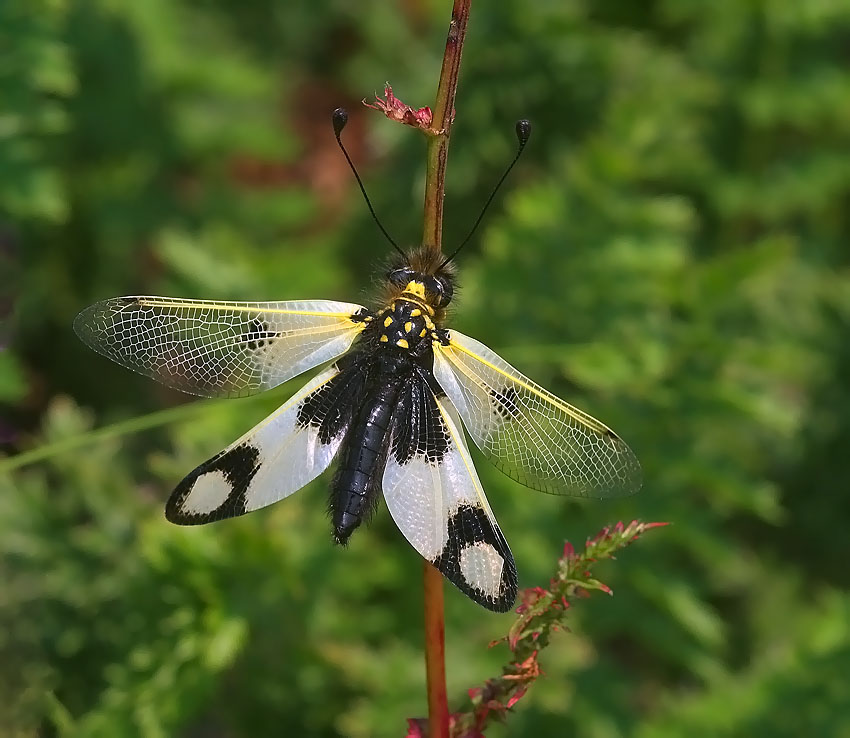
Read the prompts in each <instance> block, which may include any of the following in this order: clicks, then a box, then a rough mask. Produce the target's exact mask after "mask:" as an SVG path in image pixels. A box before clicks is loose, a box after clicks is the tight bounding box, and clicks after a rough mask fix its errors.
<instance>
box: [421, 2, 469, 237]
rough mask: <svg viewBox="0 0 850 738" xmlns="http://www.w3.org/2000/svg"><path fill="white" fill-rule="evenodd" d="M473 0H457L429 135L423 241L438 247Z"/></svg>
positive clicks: (441, 235) (441, 231)
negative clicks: (458, 90)
mask: <svg viewBox="0 0 850 738" xmlns="http://www.w3.org/2000/svg"><path fill="white" fill-rule="evenodd" d="M471 4H472V0H454V6H453V7H452V22H451V24H450V25H449V35H448V38H447V39H446V52H445V54H444V55H443V68H442V70H441V71H440V84H439V85H438V87H437V100H436V102H435V103H434V120H433V123H432V124H431V127H432V134H431V136H430V137H429V139H428V159H427V168H426V170H425V218H424V222H425V227H424V231H423V233H422V244H423V245H424V246H433V247H434V248H436V249H437V250H440V249H442V246H443V199H444V197H445V190H446V160H447V158H448V154H449V136H450V134H451V127H452V119H453V118H454V109H455V94H456V93H457V79H458V73H459V72H460V59H461V53H462V52H463V42H464V39H465V38H466V26H467V23H468V22H469V7H470V5H471Z"/></svg>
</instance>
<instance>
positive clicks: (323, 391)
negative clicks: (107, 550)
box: [165, 365, 362, 525]
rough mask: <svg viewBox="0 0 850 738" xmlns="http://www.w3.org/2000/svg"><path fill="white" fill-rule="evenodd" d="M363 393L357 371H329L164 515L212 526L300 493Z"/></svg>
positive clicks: (203, 471) (187, 488)
mask: <svg viewBox="0 0 850 738" xmlns="http://www.w3.org/2000/svg"><path fill="white" fill-rule="evenodd" d="M361 389H362V377H361V376H360V374H359V373H358V371H357V368H356V367H353V368H350V369H346V370H343V371H340V370H339V369H338V367H337V366H336V365H334V366H332V367H330V368H328V369H326V370H325V371H324V372H322V373H320V374H319V375H318V376H317V377H316V378H315V379H313V380H311V381H310V382H308V383H307V385H306V386H305V387H304V388H303V389H302V390H301V391H300V392H298V393H296V394H295V396H293V397H292V398H291V399H290V400H289V401H288V402H286V403H285V404H284V405H283V406H282V407H281V408H280V409H279V410H277V411H276V412H275V413H273V414H272V415H270V416H269V417H268V418H266V419H265V420H264V421H263V422H262V423H260V424H259V425H257V426H256V427H255V428H252V429H251V430H250V431H248V433H246V434H245V435H244V436H242V438H240V439H239V440H238V441H236V442H235V443H233V444H232V445H231V446H229V447H228V448H226V449H225V450H224V451H222V452H221V453H220V454H217V455H216V456H214V457H213V458H211V459H210V460H209V461H206V462H204V463H203V464H201V465H200V466H199V467H198V468H197V469H195V470H194V471H193V472H192V473H191V474H189V475H188V476H187V477H186V478H185V479H184V480H183V481H182V482H180V484H179V485H177V488H176V489H175V490H174V492H173V493H172V495H171V498H170V499H169V500H168V504H167V506H166V509H165V515H166V517H167V518H168V519H169V520H170V521H171V522H172V523H178V524H180V525H199V524H202V523H210V522H213V521H215V520H222V519H224V518H232V517H236V516H238V515H243V514H245V513H246V512H250V511H251V510H256V509H258V508H260V507H265V506H266V505H270V504H272V503H273V502H277V501H278V500H281V499H283V498H284V497H287V496H288V495H291V494H292V493H293V492H296V491H297V490H299V489H301V487H303V486H304V485H305V484H307V483H308V482H310V481H311V480H312V479H314V478H315V477H317V476H318V475H319V474H321V473H322V472H323V471H324V470H325V469H327V467H328V465H329V464H330V463H331V460H332V459H333V458H334V456H335V455H336V453H337V451H338V450H339V447H340V444H341V443H342V441H343V439H344V437H345V434H346V432H347V431H348V428H349V426H350V424H351V418H352V413H353V412H354V408H355V406H356V403H357V397H358V396H359V393H360V392H361Z"/></svg>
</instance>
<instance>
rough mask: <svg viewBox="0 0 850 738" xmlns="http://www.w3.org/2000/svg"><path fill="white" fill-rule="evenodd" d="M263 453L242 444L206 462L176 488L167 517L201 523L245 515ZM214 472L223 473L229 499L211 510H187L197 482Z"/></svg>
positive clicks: (176, 521)
mask: <svg viewBox="0 0 850 738" xmlns="http://www.w3.org/2000/svg"><path fill="white" fill-rule="evenodd" d="M259 457H260V452H259V449H257V448H256V447H255V446H252V445H250V444H249V443H243V444H241V445H239V446H236V447H235V448H232V449H230V450H229V451H222V452H221V453H220V454H217V455H216V456H213V457H212V458H211V459H210V460H209V461H205V462H204V463H203V464H201V465H200V466H199V467H198V468H197V469H195V470H194V471H193V472H190V473H189V475H188V476H187V477H186V478H185V479H184V480H183V481H182V482H180V484H178V485H177V487H176V488H175V489H174V492H172V493H171V497H169V499H168V504H166V506H165V517H166V518H167V519H168V520H169V521H171V522H172V523H177V524H178V525H201V524H202V523H212V522H214V521H216V520H223V519H225V518H235V517H237V516H239V515H244V514H245V503H246V498H247V495H248V487H250V486H251V480H252V479H253V478H254V476H255V475H256V474H257V472H258V471H259V469H260V467H261V466H262V464H261V463H260V461H259ZM211 472H221V474H222V475H223V476H224V479H225V481H226V482H227V483H228V484H229V485H230V493H229V494H228V495H227V499H226V500H225V501H224V502H223V503H222V504H221V505H220V506H219V507H217V508H216V509H215V510H213V511H211V512H208V513H184V512H182V511H181V508H182V506H183V503H184V502H185V501H186V498H187V497H188V496H189V494H190V493H191V492H192V489H193V488H194V486H195V483H196V482H197V481H198V480H199V479H201V478H202V477H203V476H204V475H206V474H209V473H211Z"/></svg>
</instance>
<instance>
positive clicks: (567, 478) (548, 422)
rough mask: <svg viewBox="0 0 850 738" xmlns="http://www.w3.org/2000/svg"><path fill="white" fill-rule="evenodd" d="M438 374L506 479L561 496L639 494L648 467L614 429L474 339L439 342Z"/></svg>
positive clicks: (436, 354) (478, 442) (472, 432)
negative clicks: (642, 464) (544, 386)
mask: <svg viewBox="0 0 850 738" xmlns="http://www.w3.org/2000/svg"><path fill="white" fill-rule="evenodd" d="M434 376H435V377H436V379H437V381H438V382H439V383H440V386H441V387H442V388H443V389H444V390H445V392H446V394H447V395H448V396H449V398H450V399H451V401H452V403H454V405H455V407H456V408H457V410H458V412H459V413H460V416H461V418H463V422H464V425H465V426H466V429H467V431H469V434H470V436H472V438H473V440H474V441H475V443H476V445H477V446H478V447H479V448H480V449H481V451H482V452H483V453H484V455H485V456H487V458H489V459H490V461H492V462H493V463H494V464H495V465H496V466H497V467H498V468H499V469H501V470H502V471H503V472H504V473H505V474H507V475H508V476H510V477H512V478H513V479H515V480H517V481H518V482H520V483H522V484H525V485H526V486H528V487H532V488H534V489H538V490H541V491H543V492H549V493H551V494H558V495H574V496H579V497H598V498H604V497H616V496H621V495H628V494H632V493H634V492H637V491H638V489H640V485H641V469H640V464H639V462H638V460H637V457H636V456H635V455H634V453H633V452H632V450H631V449H630V448H629V447H628V446H627V445H626V444H625V443H624V442H623V440H622V439H620V437H619V436H617V435H616V434H615V433H614V432H613V431H612V430H611V429H610V428H608V427H607V426H605V425H603V424H602V423H600V422H599V421H598V420H596V419H595V418H593V417H591V416H590V415H588V414H587V413H583V412H582V411H581V410H578V409H577V408H575V407H573V406H572V405H569V404H568V403H566V402H564V401H563V400H561V399H559V398H558V397H556V396H555V395H553V394H552V393H551V392H548V391H547V390H545V389H544V388H543V387H541V386H540V385H538V384H535V383H534V382H532V381H531V380H530V379H528V378H527V377H525V376H523V375H522V374H521V373H520V372H518V371H517V370H516V369H514V368H513V367H512V366H511V365H510V364H508V363H507V362H506V361H505V360H504V359H502V358H501V357H500V356H499V355H498V354H496V353H495V352H493V351H491V350H490V349H489V348H487V347H486V346H485V345H484V344H482V343H480V342H479V341H476V340H475V339H474V338H470V337H468V336H465V335H463V334H462V333H458V332H457V331H454V330H453V331H449V345H448V346H443V345H441V344H439V343H437V342H435V343H434Z"/></svg>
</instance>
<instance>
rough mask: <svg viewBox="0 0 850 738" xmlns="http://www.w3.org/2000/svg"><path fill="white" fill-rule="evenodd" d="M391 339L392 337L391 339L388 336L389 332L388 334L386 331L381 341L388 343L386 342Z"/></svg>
mask: <svg viewBox="0 0 850 738" xmlns="http://www.w3.org/2000/svg"><path fill="white" fill-rule="evenodd" d="M389 340H390V339H389V338H387V334H386V333H385V334H384V335H383V336H381V343H386V342H387V341H389Z"/></svg>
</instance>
